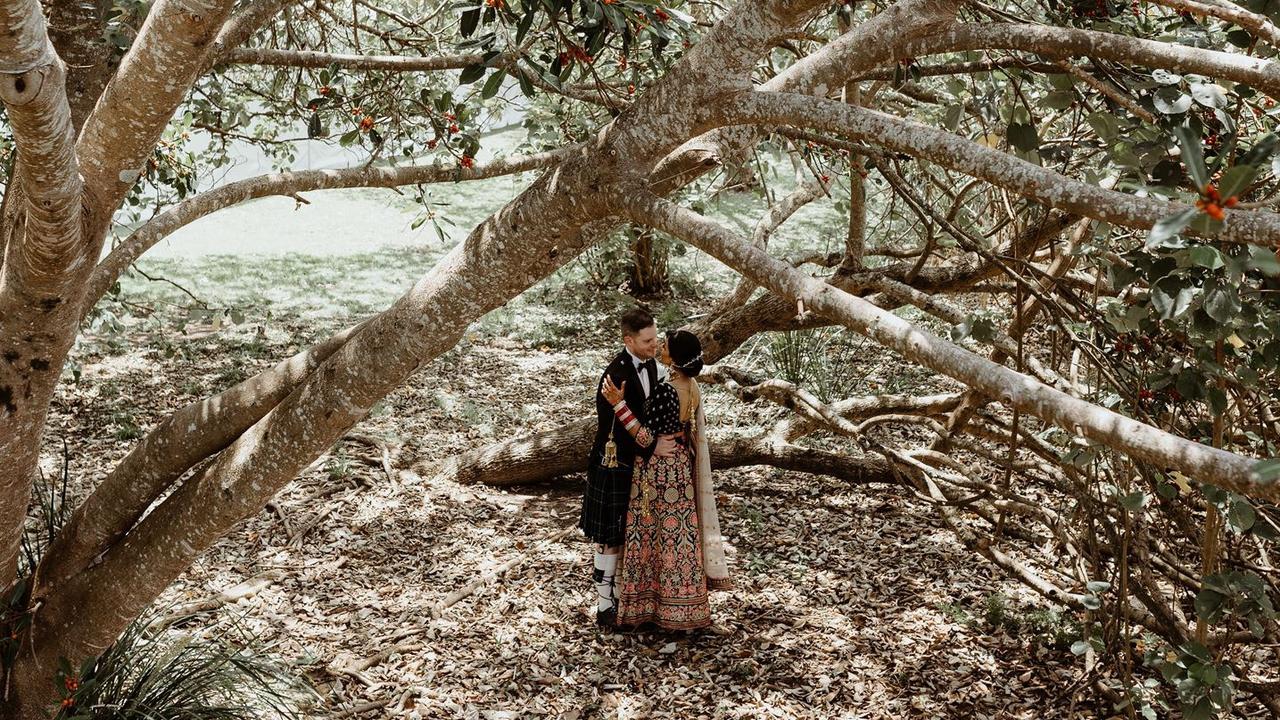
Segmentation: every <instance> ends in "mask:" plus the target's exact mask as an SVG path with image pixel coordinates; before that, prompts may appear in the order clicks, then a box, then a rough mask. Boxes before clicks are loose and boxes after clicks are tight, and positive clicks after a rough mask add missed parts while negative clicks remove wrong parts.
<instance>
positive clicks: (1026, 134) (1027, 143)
mask: <svg viewBox="0 0 1280 720" xmlns="http://www.w3.org/2000/svg"><path fill="white" fill-rule="evenodd" d="M1008 137H1009V144H1010V145H1012V146H1014V147H1015V148H1017V149H1019V150H1021V151H1022V152H1031V151H1032V150H1035V149H1037V148H1039V147H1040V135H1039V133H1037V132H1036V126H1035V125H1032V124H1030V123H1009V131H1008Z"/></svg>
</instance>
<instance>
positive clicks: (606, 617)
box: [596, 608, 618, 628]
mask: <svg viewBox="0 0 1280 720" xmlns="http://www.w3.org/2000/svg"><path fill="white" fill-rule="evenodd" d="M596 625H598V626H599V627H608V628H612V627H617V626H618V609H617V608H609V609H608V610H597V611H596Z"/></svg>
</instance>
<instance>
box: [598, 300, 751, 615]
mask: <svg viewBox="0 0 1280 720" xmlns="http://www.w3.org/2000/svg"><path fill="white" fill-rule="evenodd" d="M620 324H621V326H622V328H621V329H622V344H623V346H624V350H623V351H622V352H621V353H619V354H618V356H617V357H615V358H614V359H613V362H611V363H610V364H609V367H608V368H606V369H605V371H604V374H603V375H602V376H601V378H600V383H599V385H598V387H597V388H596V415H597V418H598V421H599V427H598V428H597V431H596V438H595V443H594V445H593V447H592V449H591V457H590V459H589V464H588V467H587V489H586V493H585V495H584V496H583V502H582V517H581V519H580V520H579V523H578V524H579V527H581V528H582V531H583V533H584V534H585V535H586V536H587V537H588V538H589V539H590V540H591V541H592V542H594V543H595V544H596V546H595V573H594V575H593V579H594V580H595V585H596V596H597V609H596V622H597V624H599V625H602V626H621V627H636V626H640V625H642V624H646V623H652V624H653V625H657V626H658V627H661V628H664V629H668V630H692V629H695V628H703V627H708V626H710V625H711V607H710V604H709V603H708V599H707V593H708V591H709V590H723V589H728V588H730V587H731V586H732V581H731V580H730V579H729V573H728V567H727V566H726V564H725V557H724V544H723V538H722V537H721V535H720V522H719V518H718V516H717V513H716V506H715V495H714V492H713V490H712V486H711V456H710V453H709V452H708V450H707V439H706V419H705V415H704V413H703V411H702V402H701V400H702V397H701V392H700V391H699V388H698V382H697V380H696V379H695V378H696V377H697V376H698V373H699V372H701V370H702V344H701V342H699V340H698V338H697V336H695V335H694V334H693V333H690V332H687V331H684V330H674V331H670V332H668V333H666V335H665V337H663V338H661V339H660V338H659V337H658V328H657V326H656V324H655V322H654V319H653V316H652V315H650V314H649V313H648V312H646V311H644V310H642V309H639V308H637V309H634V310H630V311H628V312H626V313H625V314H623V316H622V317H621V319H620ZM659 360H660V361H661V363H662V366H663V367H662V368H661V369H659V366H658V362H657V361H659Z"/></svg>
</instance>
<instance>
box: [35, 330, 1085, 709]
mask: <svg viewBox="0 0 1280 720" xmlns="http://www.w3.org/2000/svg"><path fill="white" fill-rule="evenodd" d="M323 334H324V333H323V332H322V329H321V328H315V327H306V328H302V327H288V326H283V327H279V328H276V329H272V330H270V331H268V332H266V333H265V335H264V336H258V335H255V334H254V332H253V331H252V330H251V329H250V328H231V329H225V330H221V331H219V332H216V333H212V334H209V335H206V336H203V337H189V336H183V335H174V334H169V335H168V336H164V337H160V336H148V337H145V338H140V339H139V341H140V342H141V343H142V344H141V349H138V350H135V351H132V352H130V353H129V354H127V355H115V356H113V355H109V354H104V353H102V352H98V351H95V350H93V349H92V348H89V349H86V350H84V351H83V370H82V372H83V375H84V377H83V380H82V381H81V383H80V384H78V385H73V384H68V385H65V386H64V387H63V388H62V390H61V394H60V396H59V399H58V402H57V404H56V406H55V408H54V412H53V415H52V418H51V425H50V427H51V428H53V430H52V431H51V432H50V434H49V437H48V439H47V442H48V453H47V461H46V463H45V469H46V471H47V472H52V471H53V470H54V469H55V466H56V465H57V463H58V462H59V458H60V457H61V440H62V438H63V437H65V438H66V439H67V440H68V442H69V443H70V448H71V449H70V457H71V470H72V476H73V482H74V483H75V485H74V486H73V488H72V493H73V495H75V494H79V493H83V492H85V491H86V489H87V488H88V487H90V486H91V485H92V483H93V482H94V481H95V478H97V477H100V476H101V473H102V472H104V471H105V468H106V467H109V463H110V462H112V461H113V460H114V459H116V458H118V457H120V456H121V455H123V453H124V452H126V451H127V449H128V448H129V447H130V445H131V444H132V442H134V440H133V439H132V438H131V437H129V436H131V435H134V434H136V432H145V431H146V429H147V428H148V427H150V426H151V425H152V424H153V423H154V422H155V421H156V420H158V419H159V418H161V417H163V414H164V413H165V412H167V411H168V410H170V409H172V408H174V407H176V406H178V405H180V404H182V403H185V402H188V401H190V400H192V399H195V398H198V397H202V396H203V395H204V394H207V393H209V392H213V391H216V390H217V389H219V388H220V387H224V386H225V384H226V383H228V382H230V381H233V380H234V379H236V378H235V377H234V376H225V373H226V372H227V371H226V368H227V367H228V365H229V364H230V365H237V364H242V365H243V369H242V370H239V371H235V373H233V375H234V374H236V373H238V374H239V375H241V376H243V375H245V374H248V373H252V372H254V371H255V369H256V368H260V367H264V366H266V365H268V364H270V363H271V362H272V361H273V360H274V359H276V358H279V357H282V356H284V355H285V354H287V353H289V352H291V350H292V349H293V348H296V347H298V346H300V345H301V344H302V343H303V342H304V341H306V340H307V339H308V336H316V335H323ZM609 348H610V345H609V341H608V338H607V337H603V336H601V335H599V334H596V335H593V336H586V337H582V338H578V339H575V340H573V341H571V342H566V343H565V344H564V345H563V346H558V347H555V348H551V347H536V346H529V344H528V343H525V342H520V341H514V340H511V339H508V338H504V337H496V336H492V335H490V336H471V337H469V338H468V339H467V340H465V341H464V342H463V344H462V345H461V346H460V347H459V348H457V349H455V350H453V351H451V352H450V353H448V354H447V355H446V356H445V357H443V358H442V359H440V360H438V361H436V362H435V363H433V364H432V365H430V366H429V367H428V368H427V369H425V370H424V371H422V372H420V373H418V374H417V375H416V376H414V377H413V378H412V379H411V380H410V381H409V382H408V383H407V384H406V385H405V386H404V387H402V388H400V389H399V390H397V391H396V392H395V393H394V394H393V395H392V396H390V397H389V398H387V400H386V401H385V402H384V403H381V404H380V405H379V406H378V407H377V408H375V409H374V411H373V413H371V416H370V418H369V419H367V420H366V421H364V422H363V423H361V424H360V425H359V426H358V427H357V428H355V429H354V430H353V433H356V434H359V435H361V436H364V437H366V438H373V439H375V440H376V441H377V442H380V443H384V444H385V447H386V448H387V450H388V454H389V457H390V459H391V461H392V468H391V469H392V473H391V474H390V477H388V474H387V473H386V472H385V468H384V467H383V466H382V462H381V451H380V449H379V448H378V447H377V446H376V445H370V444H369V442H367V441H362V440H345V441H343V442H342V443H340V444H339V445H338V446H337V447H336V448H334V449H333V450H332V451H331V452H330V453H329V455H328V457H327V459H325V460H324V461H322V462H319V463H316V464H313V466H312V467H311V468H310V469H309V470H308V471H307V472H305V473H304V474H303V475H301V476H300V477H299V478H298V479H296V480H295V481H294V482H292V483H290V484H289V485H288V486H286V487H285V488H283V489H282V490H281V491H280V493H279V495H278V496H277V497H276V499H275V502H274V506H275V509H272V508H269V509H264V510H263V511H262V512H260V513H258V514H257V515H256V516H254V517H253V518H251V519H249V520H248V521H246V522H244V523H242V524H241V525H240V526H239V527H237V528H235V529H234V530H232V531H231V532H230V533H228V535H227V536H226V537H225V538H224V539H223V540H222V541H220V542H219V543H217V544H216V545H215V546H214V547H213V548H211V549H210V550H209V551H208V552H207V553H205V555H204V556H203V557H202V558H201V559H200V561H199V562H197V563H196V564H195V565H194V566H193V567H192V568H191V569H190V570H189V571H188V572H187V573H186V574H185V575H183V576H182V577H181V578H180V579H179V581H178V582H177V583H175V584H174V586H173V587H172V588H171V589H170V591H169V592H168V593H166V595H165V597H163V598H162V599H161V601H160V602H159V604H160V605H163V606H168V605H170V604H177V605H181V604H184V603H189V602H194V601H200V600H203V599H206V598H208V597H210V596H214V595H216V594H218V593H219V592H222V591H223V590H226V589H227V588H230V587H233V586H236V585H237V584H239V583H241V582H243V581H245V580H247V579H251V578H254V577H259V576H262V575H264V574H269V573H279V579H278V580H277V581H274V582H272V583H271V584H268V585H266V587H265V588H264V589H261V590H260V591H258V592H257V593H256V594H253V595H252V596H250V597H247V598H245V599H243V600H241V601H239V602H238V603H236V604H233V605H229V606H225V607H222V608H220V609H218V610H214V611H209V612H205V613H201V614H199V615H196V616H193V617H191V618H188V619H186V620H184V621H182V622H180V623H179V624H178V625H177V626H176V627H178V628H181V629H183V630H187V631H198V630H199V629H201V628H204V627H209V626H211V625H214V624H217V623H224V622H231V621H236V622H240V623H242V624H244V625H245V626H247V627H248V628H250V629H252V630H253V631H255V632H256V633H257V634H259V636H260V637H261V640H262V641H263V642H264V643H265V645H266V646H267V647H268V648H269V651H270V652H272V653H274V654H276V655H279V656H281V657H282V658H286V659H288V660H290V661H292V662H294V663H296V664H297V668H298V670H299V672H302V673H305V674H306V676H307V677H308V678H309V679H310V680H311V681H312V682H313V683H314V685H315V686H316V688H317V690H318V692H319V697H320V703H319V704H318V705H317V706H315V707H313V708H312V709H311V710H310V711H309V714H310V715H311V716H314V717H329V716H335V715H337V716H348V717H350V716H356V715H357V714H358V716H360V717H409V718H467V719H470V718H484V719H497V718H525V717H550V718H564V719H566V720H568V719H573V718H580V719H586V718H681V719H683V718H901V717H921V718H926V717H927V718H936V717H963V718H966V719H970V718H971V719H973V720H979V719H982V718H1051V717H1097V716H1098V709H1097V708H1094V707H1089V706H1082V707H1079V708H1076V709H1073V702H1072V697H1073V696H1079V697H1086V698H1087V697H1089V693H1088V692H1087V691H1081V690H1080V687H1079V686H1078V684H1077V683H1078V681H1079V680H1080V677H1081V674H1082V673H1081V669H1080V663H1079V661H1078V660H1077V659H1076V658H1073V656H1072V655H1071V654H1070V653H1069V652H1067V651H1066V650H1064V649H1062V648H1061V647H1055V646H1054V645H1053V644H1052V643H1050V642H1048V641H1047V640H1046V639H1045V638H1043V637H1037V636H1031V635H1027V634H1012V635H1011V634H1010V633H1009V632H1007V631H1006V630H1004V629H1002V628H1000V627H995V626H992V625H990V624H989V623H986V622H985V621H984V619H983V617H982V612H983V610H982V608H983V606H984V603H986V602H988V600H989V598H990V597H991V596H992V595H993V594H997V593H1002V594H1004V595H1007V596H1008V597H1010V598H1012V600H1011V601H1010V602H1011V604H1012V605H1013V606H1015V607H1017V606H1020V605H1022V604H1024V603H1026V602H1027V597H1028V596H1027V595H1026V594H1025V593H1024V591H1023V590H1022V589H1021V588H1019V587H1017V586H1015V585H1013V584H1011V583H1009V582H1008V581H1006V580H1004V579H1003V578H1002V577H1001V576H999V575H998V574H997V573H996V572H995V571H994V570H993V569H992V568H990V567H988V566H986V565H984V564H983V563H982V562H981V561H979V560H977V559H976V558H975V557H974V556H973V555H972V554H970V553H969V552H967V551H966V550H965V549H964V548H963V547H962V546H961V545H960V544H959V543H958V542H957V541H956V540H955V538H954V536H953V535H952V534H951V533H950V532H948V531H946V530H944V529H942V527H941V523H940V521H939V520H938V519H937V518H936V516H935V514H934V512H933V510H932V509H931V508H930V507H928V506H927V505H926V504H924V503H922V502H920V501H919V500H917V499H915V498H914V497H912V496H911V495H910V494H909V493H907V492H905V491H902V490H900V489H897V488H862V487H850V486H845V485H843V484H841V483H839V482H836V481H832V480H830V479H827V478H814V477H810V476H806V475H799V474H795V473H785V472H779V471H775V470H772V469H767V468H755V469H746V470H739V471H731V472H723V473H720V474H719V475H718V478H717V480H718V482H719V486H720V489H721V493H722V495H723V499H724V504H723V507H722V509H721V514H722V523H723V524H724V528H725V532H726V536H727V537H728V538H729V540H730V541H731V543H732V544H733V546H734V553H733V554H732V555H731V558H730V559H731V565H732V567H733V569H734V571H735V573H736V579H737V581H738V583H739V588H738V589H737V590H736V591H733V592H730V593H724V594H718V595H715V596H713V603H712V610H713V614H714V616H715V618H716V620H717V628H716V631H715V632H704V633H700V634H695V635H691V636H684V635H669V634H663V633H644V632H642V633H614V632H600V631H598V630H597V629H596V627H595V626H594V624H593V615H592V604H593V598H594V589H593V587H592V585H591V583H590V557H591V556H590V552H591V551H590V547H589V545H588V544H587V543H586V542H585V541H583V540H582V539H581V538H580V536H579V535H578V533H577V532H576V530H572V528H573V527H574V526H575V524H576V520H577V511H578V508H579V506H580V495H579V492H580V491H579V490H578V488H579V487H580V485H579V484H580V483H581V481H582V478H581V476H578V477H574V478H570V479H568V481H566V482H562V483H560V484H557V485H554V486H542V487H522V488H514V489H510V490H500V489H495V488H490V487H485V486H467V487H464V486H460V485H456V484H451V483H447V482H440V481H433V480H431V479H424V478H423V477H419V476H417V475H414V474H412V473H404V472H401V471H402V470H404V469H406V468H409V467H411V466H413V465H415V464H417V463H420V462H422V461H434V460H440V459H443V458H446V457H448V456H450V455H452V454H454V453H457V452H460V451H464V450H467V449H471V448H474V447H476V446H478V445H482V444H485V443H487V442H490V441H493V440H497V439H502V438H506V437H510V436H511V435H512V434H515V433H519V432H524V431H527V430H536V429H540V428H548V427H554V426H555V425H557V424H559V423H563V422H567V421H569V420H572V419H576V418H578V417H581V416H583V415H585V414H588V413H589V410H588V409H587V408H589V401H590V398H589V393H590V391H591V387H592V385H593V382H594V379H595V377H596V373H598V369H599V367H600V366H602V364H603V362H604V361H605V360H606V359H607V356H608V355H609V352H610V349H609ZM229 353H230V354H229ZM879 359H880V360H881V361H882V362H880V363H879V365H880V366H881V367H883V366H884V362H883V361H884V360H885V358H884V357H883V356H882V357H880V358H879ZM889 364H890V365H893V363H892V362H890V363H889ZM219 372H222V373H224V377H221V378H219V377H218V373H219ZM709 397H710V400H709V402H708V407H709V415H710V421H711V422H712V423H713V424H714V423H716V422H717V416H719V418H720V421H721V422H727V421H728V419H729V417H730V416H731V415H732V416H734V417H736V420H735V422H736V423H739V424H740V423H743V422H744V420H743V418H746V419H747V421H748V422H749V421H751V420H752V419H760V420H764V419H768V418H770V417H776V416H777V415H776V411H774V410H773V409H771V408H757V407H752V408H743V406H741V404H737V403H736V401H734V400H731V399H730V398H728V397H727V396H725V395H724V394H723V393H718V392H712V393H710V394H709ZM130 428H132V429H130ZM291 531H292V532H291ZM566 531H568V532H566ZM512 561H515V563H516V564H515V565H514V566H512V567H510V569H508V570H507V571H506V572H505V573H503V574H502V575H500V576H498V577H496V578H494V579H492V580H490V581H488V582H484V583H482V584H480V585H479V586H478V587H477V588H476V589H475V590H474V592H472V593H470V594H468V595H466V596H465V597H462V598H461V599H459V600H457V601H456V602H455V603H453V604H452V605H450V606H448V607H447V608H444V609H443V611H442V612H440V613H439V616H438V617H435V616H433V608H437V606H438V605H439V604H440V603H442V602H445V601H447V600H448V599H450V596H451V594H456V593H457V592H458V591H459V590H460V589H463V588H466V587H467V586H468V585H469V584H471V583H474V581H476V580H477V579H478V578H483V577H485V576H486V573H490V572H492V571H493V570H495V569H497V568H500V567H503V566H506V565H507V564H508V563H511V562H512ZM379 653H381V654H382V655H381V657H380V658H378V659H379V660H380V661H379V662H376V663H372V664H370V665H369V666H368V667H365V668H364V669H361V670H352V669H351V668H353V667H361V666H362V665H361V663H360V661H361V660H362V659H367V658H371V657H374V656H378V655H379ZM361 708H366V710H365V711H364V712H363V713H354V712H352V711H353V710H359V709H361Z"/></svg>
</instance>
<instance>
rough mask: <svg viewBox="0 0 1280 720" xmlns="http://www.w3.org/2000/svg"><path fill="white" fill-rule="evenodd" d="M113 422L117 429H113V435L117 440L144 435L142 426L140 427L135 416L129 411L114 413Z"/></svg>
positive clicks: (131, 438)
mask: <svg viewBox="0 0 1280 720" xmlns="http://www.w3.org/2000/svg"><path fill="white" fill-rule="evenodd" d="M111 420H112V422H114V423H115V426H116V428H115V430H114V431H112V433H111V437H113V438H115V439H116V440H137V439H138V438H140V437H142V428H140V427H138V423H136V422H135V421H134V419H133V416H132V415H130V414H129V413H127V412H118V413H115V414H114V415H112V417H111Z"/></svg>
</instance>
